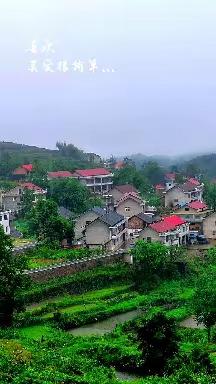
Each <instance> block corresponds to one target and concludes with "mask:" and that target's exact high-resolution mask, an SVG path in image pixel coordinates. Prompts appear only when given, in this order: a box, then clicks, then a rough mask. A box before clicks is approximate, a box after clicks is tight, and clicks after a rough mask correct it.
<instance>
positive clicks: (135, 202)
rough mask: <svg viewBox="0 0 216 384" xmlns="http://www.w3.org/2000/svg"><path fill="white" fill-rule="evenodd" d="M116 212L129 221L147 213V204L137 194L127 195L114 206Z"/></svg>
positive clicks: (130, 193)
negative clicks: (133, 217)
mask: <svg viewBox="0 0 216 384" xmlns="http://www.w3.org/2000/svg"><path fill="white" fill-rule="evenodd" d="M114 210H115V211H116V212H117V213H119V214H120V215H123V216H124V217H125V218H127V219H129V218H130V217H132V216H134V215H138V214H139V213H140V212H144V211H145V202H144V201H143V200H142V199H141V198H140V196H139V195H137V193H135V192H129V193H125V194H124V195H123V196H122V197H121V199H120V200H119V201H118V202H117V203H116V204H115V205H114Z"/></svg>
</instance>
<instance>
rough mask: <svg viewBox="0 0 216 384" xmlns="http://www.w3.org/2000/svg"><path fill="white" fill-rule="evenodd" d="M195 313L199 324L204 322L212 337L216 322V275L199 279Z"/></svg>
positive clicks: (209, 337)
mask: <svg viewBox="0 0 216 384" xmlns="http://www.w3.org/2000/svg"><path fill="white" fill-rule="evenodd" d="M193 303H194V304H193V305H194V313H195V316H196V320H197V322H198V323H199V324H204V326H205V328H206V329H207V332H208V340H209V341H210V339H211V328H212V326H213V325H215V323H216V280H215V276H214V275H212V276H209V275H208V276H205V277H203V278H201V279H200V280H199V281H198V284H197V289H196V291H195V295H194V300H193Z"/></svg>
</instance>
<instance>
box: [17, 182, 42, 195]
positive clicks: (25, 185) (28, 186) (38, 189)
mask: <svg viewBox="0 0 216 384" xmlns="http://www.w3.org/2000/svg"><path fill="white" fill-rule="evenodd" d="M21 186H22V187H23V188H26V189H29V190H30V191H35V192H38V193H43V192H44V190H43V189H42V188H41V187H38V186H37V185H35V184H33V183H22V184H21Z"/></svg>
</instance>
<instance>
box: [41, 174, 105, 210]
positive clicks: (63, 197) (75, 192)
mask: <svg viewBox="0 0 216 384" xmlns="http://www.w3.org/2000/svg"><path fill="white" fill-rule="evenodd" d="M48 194H49V196H50V197H52V198H53V200H55V201H56V203H57V204H58V205H60V206H63V207H65V208H68V209H70V210H71V211H72V212H74V213H76V214H80V213H82V212H85V211H86V210H87V209H89V208H91V207H93V206H96V205H97V206H98V205H99V206H101V205H102V204H103V203H102V200H101V199H100V198H98V197H96V196H93V195H91V194H90V192H89V190H88V188H87V187H85V186H84V185H82V184H81V183H80V182H79V181H78V180H74V179H64V180H53V181H51V182H50V183H49V189H48Z"/></svg>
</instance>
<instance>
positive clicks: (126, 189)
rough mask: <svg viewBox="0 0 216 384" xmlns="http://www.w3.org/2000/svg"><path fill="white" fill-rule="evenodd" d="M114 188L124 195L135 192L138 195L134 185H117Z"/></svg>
mask: <svg viewBox="0 0 216 384" xmlns="http://www.w3.org/2000/svg"><path fill="white" fill-rule="evenodd" d="M114 188H116V189H118V191H120V192H122V193H130V192H135V193H137V194H138V190H137V189H136V188H135V187H134V186H133V185H132V184H123V185H115V186H114ZM111 192H112V191H111Z"/></svg>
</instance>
